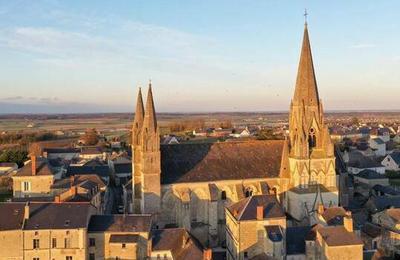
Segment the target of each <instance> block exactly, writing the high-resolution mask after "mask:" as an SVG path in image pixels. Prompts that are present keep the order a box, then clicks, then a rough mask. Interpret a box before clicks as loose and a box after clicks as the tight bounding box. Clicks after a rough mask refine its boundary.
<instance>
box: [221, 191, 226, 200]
mask: <svg viewBox="0 0 400 260" xmlns="http://www.w3.org/2000/svg"><path fill="white" fill-rule="evenodd" d="M221 200H226V191H224V190H223V191H222V192H221Z"/></svg>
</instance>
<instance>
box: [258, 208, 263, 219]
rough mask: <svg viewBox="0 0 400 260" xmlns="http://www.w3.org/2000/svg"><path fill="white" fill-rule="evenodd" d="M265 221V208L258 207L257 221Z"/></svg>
mask: <svg viewBox="0 0 400 260" xmlns="http://www.w3.org/2000/svg"><path fill="white" fill-rule="evenodd" d="M263 219H264V206H257V220H263Z"/></svg>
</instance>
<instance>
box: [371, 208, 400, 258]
mask: <svg viewBox="0 0 400 260" xmlns="http://www.w3.org/2000/svg"><path fill="white" fill-rule="evenodd" d="M372 222H373V223H374V224H375V225H378V226H380V227H381V228H382V241H381V246H382V248H383V249H385V251H386V252H387V251H388V252H390V255H392V256H394V255H395V254H399V253H400V250H399V247H400V209H399V208H389V209H385V210H384V211H381V212H378V213H375V214H373V215H372Z"/></svg>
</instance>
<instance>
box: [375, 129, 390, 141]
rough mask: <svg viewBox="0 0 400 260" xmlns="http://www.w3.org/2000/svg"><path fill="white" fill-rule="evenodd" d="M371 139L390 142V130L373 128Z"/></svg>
mask: <svg viewBox="0 0 400 260" xmlns="http://www.w3.org/2000/svg"><path fill="white" fill-rule="evenodd" d="M370 137H371V139H375V138H379V139H381V140H382V141H383V142H388V141H389V140H390V129H389V128H387V127H379V128H373V129H371V132H370Z"/></svg>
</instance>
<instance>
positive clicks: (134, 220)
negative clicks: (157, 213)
mask: <svg viewBox="0 0 400 260" xmlns="http://www.w3.org/2000/svg"><path fill="white" fill-rule="evenodd" d="M151 225H152V217H151V215H148V214H142V215H95V216H92V217H91V219H90V222H89V228H88V230H89V232H150V229H151Z"/></svg>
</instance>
